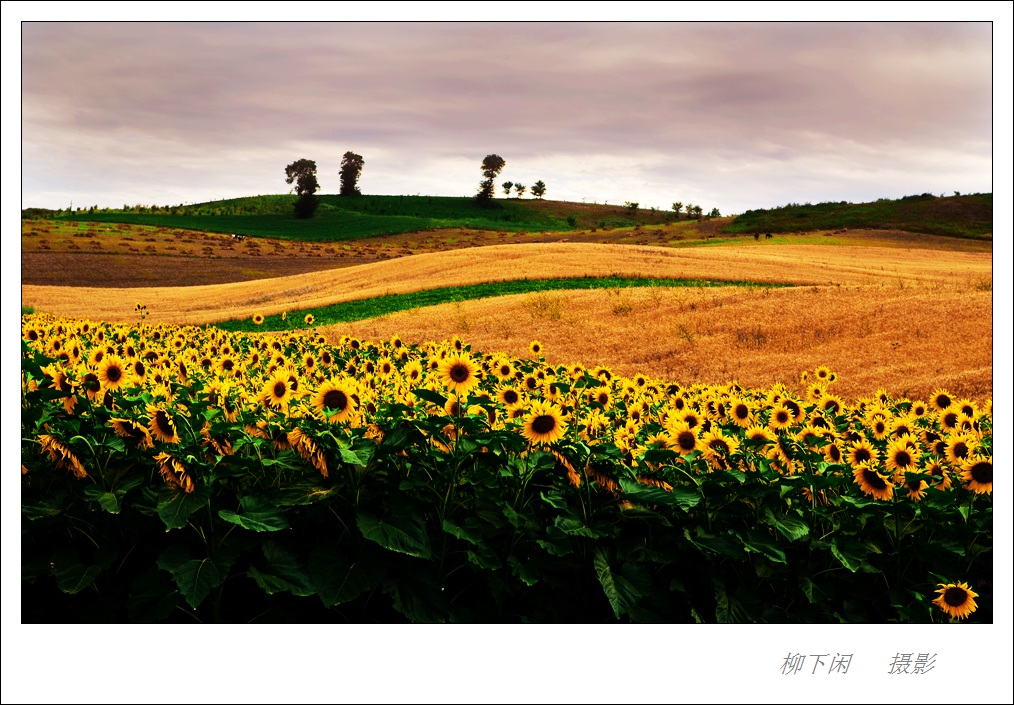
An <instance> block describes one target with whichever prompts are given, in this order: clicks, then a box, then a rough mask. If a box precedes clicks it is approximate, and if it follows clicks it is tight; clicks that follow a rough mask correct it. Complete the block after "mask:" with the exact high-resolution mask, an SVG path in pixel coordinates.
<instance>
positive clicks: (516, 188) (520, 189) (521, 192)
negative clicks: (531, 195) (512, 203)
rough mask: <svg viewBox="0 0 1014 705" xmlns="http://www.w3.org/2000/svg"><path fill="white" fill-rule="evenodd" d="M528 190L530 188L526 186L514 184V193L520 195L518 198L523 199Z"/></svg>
mask: <svg viewBox="0 0 1014 705" xmlns="http://www.w3.org/2000/svg"><path fill="white" fill-rule="evenodd" d="M527 188H528V187H527V186H525V185H524V184H514V193H516V194H517V195H518V198H521V197H522V196H524V195H525V190H526V189H527Z"/></svg>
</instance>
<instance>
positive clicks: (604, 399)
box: [598, 392, 609, 404]
mask: <svg viewBox="0 0 1014 705" xmlns="http://www.w3.org/2000/svg"><path fill="white" fill-rule="evenodd" d="M598 401H599V404H606V403H608V402H609V395H608V394H606V393H605V392H603V393H601V394H599V397H598Z"/></svg>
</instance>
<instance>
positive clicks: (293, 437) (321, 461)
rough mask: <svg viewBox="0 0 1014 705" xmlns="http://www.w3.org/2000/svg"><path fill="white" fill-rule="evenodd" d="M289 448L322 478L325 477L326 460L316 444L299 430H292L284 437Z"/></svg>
mask: <svg viewBox="0 0 1014 705" xmlns="http://www.w3.org/2000/svg"><path fill="white" fill-rule="evenodd" d="M286 439H287V440H288V442H289V446H291V447H292V449H293V450H295V451H296V453H298V454H299V457H301V458H302V459H303V460H305V461H306V462H308V463H310V465H312V466H313V467H315V468H316V469H317V470H318V471H320V474H321V475H322V476H323V477H327V459H326V458H325V457H324V451H323V450H321V447H320V446H319V445H317V442H316V441H315V440H314V439H313V438H311V437H310V436H309V435H307V434H306V433H305V432H304V431H303V430H302V429H301V428H298V427H297V428H294V429H292V430H291V431H289V433H288V434H287V436H286Z"/></svg>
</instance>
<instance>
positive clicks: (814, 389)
mask: <svg viewBox="0 0 1014 705" xmlns="http://www.w3.org/2000/svg"><path fill="white" fill-rule="evenodd" d="M804 381H805V380H804ZM825 394H827V389H825V387H824V385H823V384H820V383H819V382H814V383H813V384H811V385H810V386H808V387H807V388H806V393H805V394H804V395H803V396H805V397H806V401H808V402H811V403H817V402H818V401H820V400H821V399H823V398H824V395H825Z"/></svg>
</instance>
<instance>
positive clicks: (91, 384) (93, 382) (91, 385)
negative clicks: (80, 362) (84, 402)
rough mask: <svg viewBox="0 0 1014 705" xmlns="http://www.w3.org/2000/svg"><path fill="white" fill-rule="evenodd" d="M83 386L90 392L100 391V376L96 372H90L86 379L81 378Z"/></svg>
mask: <svg viewBox="0 0 1014 705" xmlns="http://www.w3.org/2000/svg"><path fill="white" fill-rule="evenodd" d="M81 386H82V387H84V388H85V389H86V390H88V391H89V392H97V391H99V378H98V377H96V376H95V374H94V373H92V372H89V373H88V374H86V375H85V376H84V379H83V380H81Z"/></svg>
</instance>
